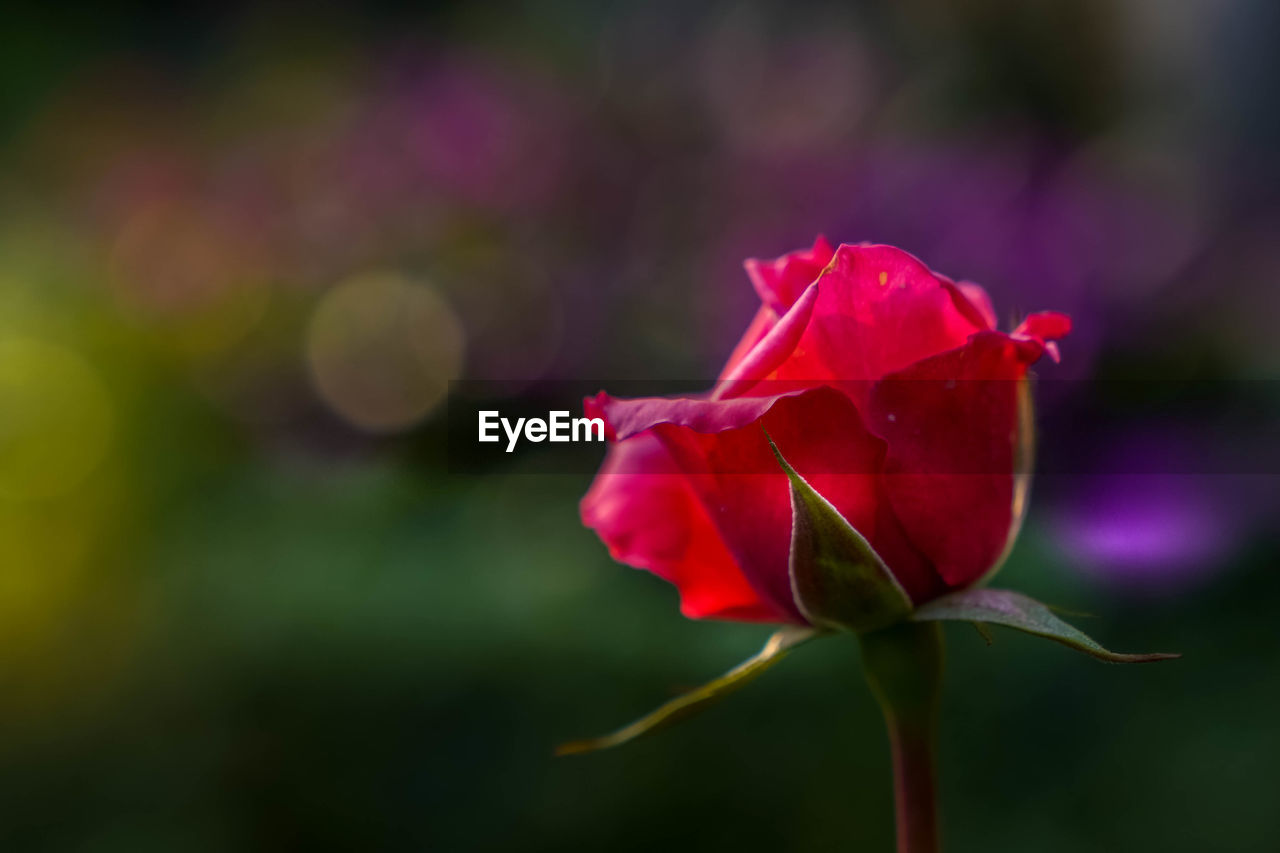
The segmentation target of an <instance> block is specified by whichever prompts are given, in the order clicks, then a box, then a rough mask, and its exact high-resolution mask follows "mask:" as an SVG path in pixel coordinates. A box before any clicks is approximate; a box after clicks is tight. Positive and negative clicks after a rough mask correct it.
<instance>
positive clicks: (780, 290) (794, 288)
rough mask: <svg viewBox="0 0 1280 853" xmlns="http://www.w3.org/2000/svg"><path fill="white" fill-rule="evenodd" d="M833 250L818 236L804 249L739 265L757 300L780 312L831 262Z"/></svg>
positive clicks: (780, 313)
mask: <svg viewBox="0 0 1280 853" xmlns="http://www.w3.org/2000/svg"><path fill="white" fill-rule="evenodd" d="M834 254H835V252H834V250H833V249H832V248H831V244H830V243H828V242H827V238H825V237H821V236H819V237H818V239H816V240H814V241H813V248H812V249H809V250H807V251H800V252H790V253H788V254H785V255H783V256H782V257H780V258H775V259H774V260H772V261H762V260H758V259H756V258H750V259H748V260H746V261H744V262H743V264H742V265H743V266H744V267H745V268H746V270H747V276H748V277H749V278H750V279H751V284H752V285H753V286H754V287H755V289H756V293H757V294H758V295H759V296H760V301H761V302H763V303H764V304H765V305H766V306H767V307H769V308H771V309H773V311H774V313H775V314H776V315H778V316H782V315H783V314H785V313H787V309H788V308H790V307H791V306H792V305H793V304H794V303H795V301H796V300H797V299H799V298H800V294H801V293H804V290H805V288H806V287H808V286H809V285H811V284H813V282H814V281H815V280H816V279H817V278H818V275H819V274H820V273H821V272H822V270H823V269H824V268H826V266H827V264H829V263H831V258H832V257H833V256H834Z"/></svg>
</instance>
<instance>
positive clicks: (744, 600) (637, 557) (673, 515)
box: [580, 434, 784, 622]
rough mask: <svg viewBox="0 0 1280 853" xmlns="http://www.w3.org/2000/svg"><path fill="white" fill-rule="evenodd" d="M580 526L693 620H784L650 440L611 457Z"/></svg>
mask: <svg viewBox="0 0 1280 853" xmlns="http://www.w3.org/2000/svg"><path fill="white" fill-rule="evenodd" d="M580 509H581V513H582V522H583V524H585V525H586V526H587V527H590V528H592V529H593V530H595V531H596V533H597V534H599V536H600V538H601V539H602V540H603V541H604V543H605V544H606V545H607V546H608V548H609V554H610V556H612V557H613V558H614V559H615V560H618V561H619V562H622V563H626V564H628V565H631V566H635V567H636V568H640V569H647V570H649V571H651V572H653V573H654V574H656V575H658V576H659V577H661V578H664V579H666V580H668V581H670V582H671V583H672V584H674V585H675V586H676V588H677V589H678V590H679V592H680V610H681V612H682V613H684V614H685V615H686V616H688V617H690V618H693V619H735V620H742V621H761V622H777V621H781V620H782V619H783V618H784V616H783V614H781V613H779V612H778V611H777V610H776V609H775V608H774V607H771V606H770V605H768V604H766V603H765V602H764V601H763V600H761V598H760V596H759V595H757V594H756V592H755V590H753V589H752V587H751V585H750V584H748V583H747V581H746V578H745V577H744V576H743V574H742V572H741V570H740V569H739V568H738V566H737V564H736V563H735V562H734V559H733V557H732V556H731V555H730V554H729V551H728V549H727V548H726V547H725V545H724V542H723V541H721V539H720V535H719V533H718V532H717V531H716V529H715V527H714V526H713V525H712V524H711V521H710V519H708V518H707V513H706V510H705V509H703V506H702V504H701V502H700V501H699V500H698V498H697V496H696V495H695V494H694V492H693V490H692V488H690V486H689V482H688V480H687V479H686V478H685V477H684V475H683V474H681V473H680V472H679V471H678V470H677V469H676V467H675V464H674V462H673V461H672V459H671V456H670V454H669V453H668V452H667V451H666V449H665V448H664V447H663V446H662V443H661V442H659V441H658V439H657V438H656V437H655V436H653V435H651V434H650V435H639V436H635V437H634V438H631V439H628V440H627V441H623V442H620V443H618V444H615V445H614V446H612V447H611V448H610V449H609V455H608V458H607V459H606V460H605V463H604V467H603V468H601V470H600V473H599V474H598V475H597V476H596V479H595V481H594V482H593V483H592V484H591V489H590V490H589V491H588V492H587V494H586V496H585V497H584V498H583V499H582V503H581V507H580Z"/></svg>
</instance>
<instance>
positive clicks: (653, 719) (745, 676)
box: [556, 626, 821, 755]
mask: <svg viewBox="0 0 1280 853" xmlns="http://www.w3.org/2000/svg"><path fill="white" fill-rule="evenodd" d="M820 633H821V632H820V631H816V630H814V629H813V628H802V627H799V626H788V627H786V628H783V629H782V630H780V631H778V632H777V633H775V634H774V635H773V636H771V637H770V638H769V640H768V642H766V643H765V644H764V648H762V649H761V650H760V651H759V653H758V654H756V655H755V656H753V657H750V658H748V659H747V660H745V661H743V662H742V663H740V664H738V665H737V666H735V667H734V668H733V669H731V670H729V671H728V672H726V673H725V674H724V675H722V676H720V677H719V678H717V679H716V680H715V681H712V682H709V683H707V684H704V685H703V686H701V687H699V688H698V689H697V690H692V691H690V692H688V693H685V694H684V695H683V696H679V697H677V698H675V699H672V700H671V701H670V702H668V703H666V704H665V705H663V706H662V707H660V708H658V709H657V710H655V711H653V712H651V713H649V714H647V715H645V716H643V717H641V718H640V719H638V720H636V721H635V722H633V723H630V724H628V725H625V726H623V727H622V728H620V729H618V730H617V731H614V732H611V733H609V734H607V735H602V736H601V737H596V738H588V739H586V740H575V741H570V742H569V743H562V744H560V745H559V746H558V747H556V755H575V754H577V753H582V752H595V751H596V750H599V749H608V748H610V747H614V746H620V745H622V744H624V743H627V742H628V741H632V740H635V739H636V738H638V737H641V736H643V735H647V734H652V733H653V732H656V731H658V730H659V729H663V728H666V727H667V726H669V725H671V724H672V723H676V722H679V721H680V720H683V719H685V718H686V717H690V716H692V715H693V714H695V713H697V712H698V711H701V710H702V709H703V708H705V707H707V706H708V705H710V704H711V703H713V702H715V701H717V700H719V699H721V698H723V697H724V696H726V695H727V694H729V693H732V692H733V691H734V690H737V689H738V688H739V687H742V686H744V685H745V684H747V682H749V681H751V680H752V679H754V678H755V677H756V676H758V675H760V674H761V673H762V672H764V671H765V670H766V669H768V668H769V667H771V666H773V665H774V664H775V663H777V662H778V661H780V660H782V659H783V658H784V657H786V656H787V653H788V652H790V651H791V650H792V649H794V648H795V647H796V646H798V645H800V644H801V643H804V642H806V641H807V640H811V639H813V638H814V637H816V636H818V635H819V634H820Z"/></svg>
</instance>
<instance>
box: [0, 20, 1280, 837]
mask: <svg viewBox="0 0 1280 853" xmlns="http://www.w3.org/2000/svg"><path fill="white" fill-rule="evenodd" d="M1278 10H1280V6H1277V5H1276V4H1275V3H1273V2H1270V0H1232V2H1209V0H1194V2H1180V3H1164V2H1158V0H1123V2H1104V0H1075V2H1061V3H1032V2H1026V0H972V2H961V0H910V2H898V3H889V2H881V3H861V4H850V5H836V4H789V5H788V6H786V7H766V6H765V5H763V4H733V3H721V4H714V5H707V6H699V5H693V4H686V3H654V4H636V5H631V4H620V3H597V4H586V3H583V4H573V3H546V4H543V3H522V4H511V5H497V4H476V5H474V6H470V5H463V4H435V5H430V6H426V7H422V8H419V7H418V6H417V5H411V4H404V5H403V6H384V7H381V8H372V7H368V8H364V9H362V10H359V11H357V10H353V9H347V10H345V11H332V10H328V11H318V10H315V9H310V8H305V7H304V6H303V5H302V4H299V5H297V6H290V5H281V4H268V5H266V6H262V5H258V4H254V5H252V6H250V5H249V4H244V5H242V6H236V5H234V4H233V5H230V6H227V5H224V4H217V5H216V7H215V5H214V4H209V5H208V6H207V7H205V8H203V9H201V8H196V9H195V10H194V11H186V12H182V13H180V14H179V13H175V12H174V11H173V10H171V9H167V8H164V7H160V6H159V5H147V4H123V3H122V4H104V5H100V6H99V7H97V8H96V9H95V10H94V11H93V12H92V13H88V12H73V11H70V10H68V9H65V8H61V7H57V6H55V5H54V4H38V5H37V4H28V5H27V6H26V7H25V8H18V9H15V10H13V11H12V12H8V11H7V12H6V16H5V23H4V27H3V32H2V33H0V846H3V847H4V849H6V850H15V851H19V850H20V851H44V850H57V851H64V850H65V851H117V850H119V851H130V852H131V853H134V851H150V850H156V851H170V850H183V851H200V850H211V851H212V850H216V851H223V850H237V851H239V850H294V849H298V850H324V849H361V850H422V849H440V850H509V849H517V850H523V849H529V850H564V849H586V850H653V849H655V848H658V847H665V848H673V849H686V848H687V849H743V850H746V849H759V850H825V849H834V848H844V847H848V848H849V849H860V850H886V849H889V848H890V844H891V840H890V839H891V835H892V813H891V797H890V788H889V775H888V771H889V768H888V755H887V747H886V744H885V739H884V735H883V731H882V728H881V725H880V721H879V718H878V712H877V710H876V708H875V706H874V703H873V701H872V699H871V697H870V695H869V693H868V691H867V690H866V688H865V687H864V685H863V683H862V680H861V676H860V674H859V668H858V659H857V649H856V644H855V643H853V642H852V641H840V640H830V641H827V642H824V643H821V644H815V645H814V646H812V647H806V648H804V649H801V650H800V651H798V652H797V653H796V654H795V655H794V656H793V658H791V659H790V660H788V661H787V662H785V664H783V665H782V666H780V667H778V668H777V669H776V670H774V671H771V672H769V673H768V674H767V675H766V676H764V677H763V678H762V679H761V680H760V681H759V682H757V683H755V684H753V685H752V686H751V687H749V688H748V689H747V690H745V691H744V692H743V693H741V694H739V695H738V696H735V697H734V698H733V699H732V700H731V701H729V702H727V703H725V704H724V705H722V706H719V707H717V708H715V709H713V710H711V711H709V712H708V713H706V714H705V715H704V716H701V717H699V718H697V719H695V720H692V721H690V722H688V723H686V724H684V725H682V726H680V727H677V728H675V729H672V730H670V731H668V732H665V733H663V734H662V735H660V736H658V737H655V738H653V739H650V740H646V741H642V742H638V743H635V744H633V745H630V746H628V747H626V748H624V749H621V750H618V751H616V752H612V753H606V754H600V755H593V756H587V757H582V758H574V759H553V758H552V757H551V749H552V747H553V745H554V744H555V743H557V742H558V741H561V740H565V739H569V738H573V737H579V736H584V735H589V734H595V733H599V732H601V731H604V730H606V729H608V728H611V727H612V726H614V725H616V724H619V723H621V722H624V721H626V720H628V719H630V718H631V717H633V716H635V715H637V714H639V713H641V712H643V711H646V710H648V709H649V708H650V707H652V706H653V705H655V704H657V703H658V702H660V701H661V700H663V699H665V698H666V697H667V696H669V695H671V693H672V692H673V691H676V690H679V689H681V688H683V687H688V686H691V685H695V684H697V683H699V682H701V681H703V680H706V679H708V678H710V677H711V676H713V675H715V674H717V673H719V672H720V671H722V670H723V669H725V668H727V667H729V666H730V665H732V664H734V663H736V662H737V661H738V660H740V659H742V658H743V657H745V656H746V655H748V654H750V653H751V652H753V651H754V650H755V649H756V648H757V647H758V645H759V644H760V643H761V642H762V641H763V640H764V637H765V636H766V634H767V630H766V629H764V628H762V627H758V626H744V625H721V624H711V623H706V624H700V623H693V622H689V621H687V620H684V619H683V618H681V617H680V616H679V614H678V612H677V610H676V596H675V594H674V591H673V590H672V589H670V588H669V587H668V586H666V585H665V584H663V583H661V582H660V581H657V580H656V579H654V578H652V577H650V576H648V575H646V574H643V573H640V572H635V571H632V570H629V569H626V568H624V567H621V566H617V565H613V564H611V562H610V561H609V559H608V557H607V554H606V552H605V550H604V548H603V546H602V545H601V544H600V543H599V542H598V541H597V540H596V539H595V537H594V536H593V535H592V534H591V533H590V532H589V531H586V530H584V529H583V528H582V527H581V526H580V524H579V522H578V520H577V510H576V502H577V500H578V498H579V497H580V496H581V495H582V493H583V492H584V491H585V489H586V487H587V484H588V482H589V479H590V478H589V475H588V474H587V473H584V472H583V471H582V470H580V469H573V470H574V473H569V472H561V473H547V468H548V466H546V465H545V464H540V463H539V461H538V458H537V457H536V456H524V455H522V456H520V457H518V458H515V459H512V460H510V461H509V462H508V461H503V462H501V463H498V464H494V465H492V466H490V467H489V468H488V469H487V470H486V471H485V472H484V473H459V472H458V471H451V470H450V466H449V459H448V453H447V452H446V450H445V449H444V448H445V446H446V442H445V438H446V432H447V429H446V425H445V415H444V413H445V410H446V408H447V405H446V397H447V396H448V388H449V385H448V383H449V381H450V380H457V379H471V380H486V381H495V380H498V381H500V383H499V384H500V385H501V386H502V387H501V390H499V391H495V392H494V399H495V400H501V401H511V400H519V399H521V398H522V396H527V395H529V394H532V393H534V392H535V391H536V389H537V388H538V387H542V386H540V385H539V383H543V382H547V381H553V380H569V381H572V380H578V379H581V378H583V377H604V378H606V379H609V380H618V381H621V380H646V381H648V380H664V379H672V380H682V381H687V380H690V379H697V378H699V377H707V378H708V379H710V377H712V376H714V374H715V373H716V371H717V369H718V367H719V366H720V364H721V363H722V361H723V359H724V358H725V357H726V355H727V353H728V351H729V349H730V348H731V347H732V344H733V342H734V341H735V340H736V338H737V336H738V335H739V334H740V332H741V330H742V329H743V328H744V326H745V324H746V322H747V320H748V319H749V318H750V316H751V314H752V312H753V311H754V307H755V297H754V294H753V293H752V291H751V288H750V286H749V284H748V283H747V281H746V278H745V276H744V275H743V273H742V271H741V268H740V262H741V260H742V259H743V258H745V257H748V256H753V255H755V256H765V257H767V256H772V255H776V254H779V253H781V252H784V251H787V250H789V249H793V248H798V247H800V246H803V245H807V244H809V243H810V242H811V241H812V239H813V237H814V235H815V234H817V233H825V234H826V235H827V236H828V237H829V238H831V239H832V240H833V241H836V242H840V241H850V242H854V241H861V240H873V241H880V242H890V243H894V244H897V245H900V246H902V247H903V248H905V249H907V250H908V251H911V252H913V253H915V254H917V255H919V256H920V257H921V258H923V259H924V260H925V261H926V262H928V263H929V264H930V265H931V266H932V267H934V268H935V269H938V270H940V271H942V272H945V273H947V274H949V275H951V276H953V277H957V278H967V279H970V280H974V281H978V282H981V283H982V284H984V285H985V286H987V287H988V289H989V290H990V291H991V293H992V295H993V297H994V299H995V303H996V306H997V310H998V312H999V313H1000V316H1001V318H1002V319H1003V320H1007V321H1012V320H1014V319H1016V318H1017V317H1018V316H1020V315H1022V314H1024V313H1026V312H1028V311H1033V310H1039V309H1057V310H1063V311H1067V312H1070V313H1071V314H1072V315H1073V317H1074V318H1075V322H1076V331H1075V332H1073V334H1072V336H1071V337H1070V338H1069V339H1068V340H1067V341H1065V342H1064V344H1063V361H1062V364H1061V365H1059V366H1052V365H1044V366H1042V367H1041V368H1040V372H1041V374H1042V378H1043V380H1044V381H1043V382H1042V383H1041V384H1042V389H1041V390H1042V391H1044V392H1049V393H1042V394H1041V402H1042V413H1043V424H1044V428H1045V431H1046V435H1045V437H1044V441H1043V443H1042V447H1043V448H1044V453H1046V454H1048V456H1047V457H1045V458H1044V464H1045V467H1046V470H1049V471H1052V473H1051V474H1049V475H1047V476H1045V477H1042V478H1041V479H1040V480H1039V481H1038V483H1037V486H1036V489H1035V497H1034V500H1033V505H1032V511H1031V516H1030V518H1029V520H1028V524H1027V527H1026V529H1025V530H1024V533H1023V537H1022V539H1021V541H1020V543H1019V546H1018V548H1017V549H1016V551H1015V552H1014V554H1013V557H1012V559H1011V560H1010V562H1009V564H1008V565H1007V566H1006V568H1005V570H1004V572H1003V574H1002V575H1001V578H1000V581H999V583H1000V584H1001V585H1003V586H1009V587H1013V588H1016V589H1019V590H1022V591H1025V592H1027V593H1029V594H1032V595H1035V596H1037V597H1039V598H1041V599H1043V600H1046V601H1050V602H1052V603H1055V604H1059V605H1062V606H1065V607H1069V608H1072V609H1075V610H1081V611H1088V612H1089V613H1092V614H1094V615H1095V616H1096V618H1093V619H1086V620H1081V621H1080V624H1081V625H1082V627H1084V628H1085V629H1086V630H1088V631H1089V632H1090V633H1091V634H1093V635H1094V636H1096V637H1097V638H1098V639H1100V640H1101V641H1103V642H1104V643H1105V644H1107V645H1109V646H1111V647H1113V648H1116V649H1119V650H1124V651H1155V650H1158V651H1181V652H1183V653H1184V654H1185V657H1184V658H1183V659H1182V660H1181V661H1178V662H1175V663H1170V664H1161V665H1157V666H1145V667H1114V666H1103V665H1100V664H1097V663H1095V662H1093V661H1091V660H1089V659H1087V658H1084V657H1081V656H1077V655H1074V654H1072V653H1070V652H1069V651H1067V650H1065V649H1063V648H1061V647H1058V646H1053V645H1048V644H1044V643H1041V642H1038V641H1035V640H1032V639H1030V638H1026V637H1023V636H1021V635H1014V634H1012V633H1010V632H1004V631H998V632H997V635H996V643H995V645H994V646H991V647H989V648H988V647H987V646H986V645H985V644H984V643H983V642H982V640H981V638H980V637H979V636H978V635H977V634H976V633H975V632H973V631H972V630H969V629H968V628H966V627H964V626H960V627H958V628H955V629H949V635H948V639H949V649H950V660H949V665H948V670H947V684H946V706H945V716H944V721H943V726H942V762H943V771H942V791H941V793H942V811H943V819H944V829H945V836H946V839H947V841H948V848H949V849H951V850H957V851H963V850H983V851H986V850H1011V851H1022V850H1037V851H1046V853H1052V852H1053V851H1078V850H1132V849H1144V850H1148V849H1149V850H1162V851H1203V850H1251V851H1252V850H1270V849H1275V847H1276V845H1277V844H1278V843H1280V811H1278V810H1277V809H1276V807H1275V803H1276V802H1277V795H1278V794H1280V790H1278V786H1277V782H1276V773H1275V768H1276V767H1277V766H1280V727H1278V726H1277V724H1276V719H1277V712H1278V711H1280V708H1278V707H1277V705H1278V702H1280V681H1278V680H1277V678H1276V677H1275V668H1276V664H1277V662H1278V661H1280V655H1278V653H1280V638H1278V635H1277V631H1276V627H1275V626H1276V616H1275V612H1276V608H1277V605H1280V575H1277V572H1276V557H1277V541H1276V520H1277V513H1276V508H1277V492H1278V487H1277V478H1276V477H1275V473H1276V470H1275V467H1274V458H1275V457H1274V446H1275V444H1274V442H1275V439H1276V435H1275V432H1276V431H1275V423H1276V420H1275V418H1274V414H1275V406H1276V404H1277V400H1278V395H1277V386H1276V384H1275V383H1274V382H1273V381H1272V380H1274V379H1275V378H1276V377H1277V372H1278V371H1280V335H1276V334H1275V331H1274V328H1275V323H1276V320H1277V315H1278V314H1280V288H1277V286H1276V279H1277V276H1278V275H1280V241H1278V240H1277V227H1278V226H1280V155H1278V154H1277V151H1278V146H1280V119H1278V118H1277V117H1278V116H1280V110H1278V109H1277V106H1278V105H1277V103H1276V96H1275V93H1276V91H1277V89H1278V87H1280V62H1278V61H1277V56H1280V52H1278V51H1277V50H1276V47H1277V45H1276V38H1277V33H1278V32H1280V20H1278V18H1280V11H1278ZM1049 380H1062V381H1061V382H1050V381H1049ZM1110 380H1116V381H1119V382H1120V383H1121V385H1122V384H1123V383H1124V382H1139V383H1141V382H1144V381H1147V380H1153V381H1154V380H1174V381H1176V382H1177V383H1181V384H1179V385H1178V387H1180V388H1182V389H1183V392H1182V393H1181V396H1180V398H1179V400H1177V401H1176V402H1177V403H1178V405H1175V406H1161V405H1155V404H1153V405H1151V406H1147V405H1145V404H1140V403H1139V404H1135V402H1134V400H1133V399H1130V398H1129V397H1128V395H1123V394H1121V395H1116V394H1114V393H1110V392H1107V391H1106V389H1107V388H1111V389H1114V388H1116V387H1121V386H1120V385H1117V384H1115V383H1113V384H1110V385H1108V384H1107V382H1108V381H1110ZM1055 388H1059V389H1061V388H1067V389H1071V390H1070V391H1069V392H1057V393H1054V392H1053V389H1055ZM1188 388H1198V389H1200V390H1199V391H1196V392H1195V393H1194V394H1190V395H1189V396H1188V393H1187V392H1186V389H1188ZM1246 388H1247V389H1248V391H1247V393H1246V392H1245V391H1244V390H1243V389H1246ZM1157 402H1158V401H1157ZM1055 448H1057V450H1055ZM1223 448H1226V449H1229V450H1230V451H1231V453H1230V454H1229V455H1228V457H1226V458H1229V460H1230V461H1229V462H1224V463H1222V464H1221V465H1216V464H1214V463H1213V462H1212V461H1210V462H1205V461H1204V460H1205V458H1206V454H1210V457H1209V458H1211V459H1212V458H1216V457H1212V454H1213V453H1216V452H1219V451H1220V450H1222V449H1223ZM1055 453H1059V454H1062V455H1058V456H1055V455H1054V454H1055ZM1255 455H1256V458H1257V459H1258V460H1260V461H1259V464H1258V466H1257V467H1256V468H1255V467H1252V466H1251V465H1250V464H1249V461H1248V460H1249V459H1251V458H1254V457H1255ZM1064 458H1067V459H1070V458H1089V459H1091V460H1093V461H1094V463H1095V464H1093V465H1091V466H1090V467H1089V468H1088V471H1089V472H1090V473H1087V474H1086V473H1082V472H1075V471H1074V470H1073V469H1072V468H1071V467H1070V466H1068V465H1064V464H1063V463H1062V460H1063V459H1064ZM1241 460H1244V461H1241ZM1264 460H1271V461H1270V462H1266V461H1264Z"/></svg>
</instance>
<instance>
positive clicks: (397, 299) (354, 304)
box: [306, 273, 463, 432]
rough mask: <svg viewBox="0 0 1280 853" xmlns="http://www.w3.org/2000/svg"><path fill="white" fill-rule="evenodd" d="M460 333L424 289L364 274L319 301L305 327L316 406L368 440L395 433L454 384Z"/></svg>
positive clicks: (454, 321)
mask: <svg viewBox="0 0 1280 853" xmlns="http://www.w3.org/2000/svg"><path fill="white" fill-rule="evenodd" d="M462 344H463V341H462V330H461V327H460V326H459V325H458V321H457V319H456V318H455V317H454V314H453V311H452V310H451V309H450V308H449V306H448V305H446V304H445V302H444V300H443V299H441V298H440V296H438V295H437V294H436V293H435V292H433V291H432V290H430V289H429V288H428V287H427V286H425V285H421V284H414V283H410V282H408V281H405V280H404V279H402V278H400V277H398V276H396V275H392V274H379V273H365V274H362V275H358V276H356V277H354V278H352V279H349V280H347V281H345V282H343V283H341V284H339V285H337V286H336V287H334V288H333V289H332V290H331V291H329V292H328V293H326V294H325V295H324V297H323V298H322V299H321V300H320V302H319V303H318V304H317V305H316V308H315V311H314V313H313V314H312V316H311V319H310V322H309V323H308V326H307V346H306V358H307V365H308V367H309V369H310V372H311V377H312V380H313V381H314V382H315V387H316V389H317V391H318V392H319V393H320V396H321V397H323V398H324V401H325V402H326V403H328V404H329V406H330V407H331V408H332V409H333V410H334V411H335V412H336V413H337V414H339V415H340V416H342V417H343V418H344V419H346V420H347V421H348V422H349V423H351V424H352V425H354V426H356V427H359V428H360V429H363V430H368V431H370V432H388V431H395V430H402V429H405V428H407V427H410V426H412V425H413V424H415V423H417V422H418V421H420V420H421V419H422V418H423V417H425V416H426V415H427V414H428V413H429V412H430V411H431V410H432V409H433V408H434V407H435V406H437V405H439V404H440V402H441V401H442V400H443V399H444V395H445V393H446V392H447V391H448V387H449V381H450V380H451V379H456V378H457V376H458V371H459V369H460V366H461V358H462Z"/></svg>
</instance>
